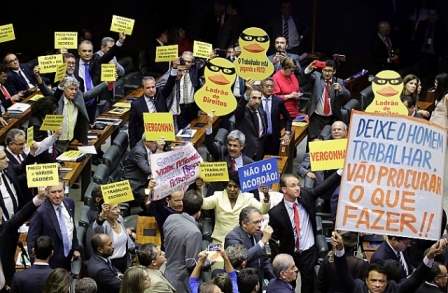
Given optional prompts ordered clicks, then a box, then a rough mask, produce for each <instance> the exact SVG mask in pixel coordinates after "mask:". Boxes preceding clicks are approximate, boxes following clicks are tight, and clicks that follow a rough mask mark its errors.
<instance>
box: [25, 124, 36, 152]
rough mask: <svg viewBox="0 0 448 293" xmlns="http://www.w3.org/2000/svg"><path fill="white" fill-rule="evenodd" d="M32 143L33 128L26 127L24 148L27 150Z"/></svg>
mask: <svg viewBox="0 0 448 293" xmlns="http://www.w3.org/2000/svg"><path fill="white" fill-rule="evenodd" d="M33 141H34V126H31V127H28V129H27V130H26V145H25V146H26V147H27V148H29V147H30V146H31V145H32V144H33Z"/></svg>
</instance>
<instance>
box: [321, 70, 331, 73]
mask: <svg viewBox="0 0 448 293" xmlns="http://www.w3.org/2000/svg"><path fill="white" fill-rule="evenodd" d="M322 72H326V73H332V72H333V70H331V69H322Z"/></svg>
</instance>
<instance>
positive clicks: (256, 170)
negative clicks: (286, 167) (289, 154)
mask: <svg viewBox="0 0 448 293" xmlns="http://www.w3.org/2000/svg"><path fill="white" fill-rule="evenodd" d="M238 177H239V178H240V190H241V192H248V191H251V190H254V189H257V188H258V187H259V186H260V185H266V186H270V185H272V184H274V183H277V182H280V174H279V173H278V165H277V159H276V158H269V159H266V160H262V161H258V162H255V163H252V164H249V165H245V166H243V167H241V168H238Z"/></svg>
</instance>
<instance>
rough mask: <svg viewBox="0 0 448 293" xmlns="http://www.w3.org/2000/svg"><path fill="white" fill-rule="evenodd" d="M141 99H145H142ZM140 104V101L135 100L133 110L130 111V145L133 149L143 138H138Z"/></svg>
mask: <svg viewBox="0 0 448 293" xmlns="http://www.w3.org/2000/svg"><path fill="white" fill-rule="evenodd" d="M141 99H144V97H142V98H141ZM138 104H139V100H135V101H134V102H132V103H131V110H130V111H129V145H130V147H131V149H132V148H134V147H135V145H136V144H137V142H138V141H139V139H141V137H137V127H138V125H137V124H138V121H137V120H138V110H137V108H138Z"/></svg>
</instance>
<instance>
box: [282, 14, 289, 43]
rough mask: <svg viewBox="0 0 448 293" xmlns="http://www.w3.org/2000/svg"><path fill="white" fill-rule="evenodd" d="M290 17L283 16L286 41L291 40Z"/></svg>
mask: <svg viewBox="0 0 448 293" xmlns="http://www.w3.org/2000/svg"><path fill="white" fill-rule="evenodd" d="M288 21H289V17H288V18H286V17H285V18H283V37H284V38H285V39H286V42H287V43H288V42H289V27H288Z"/></svg>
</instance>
